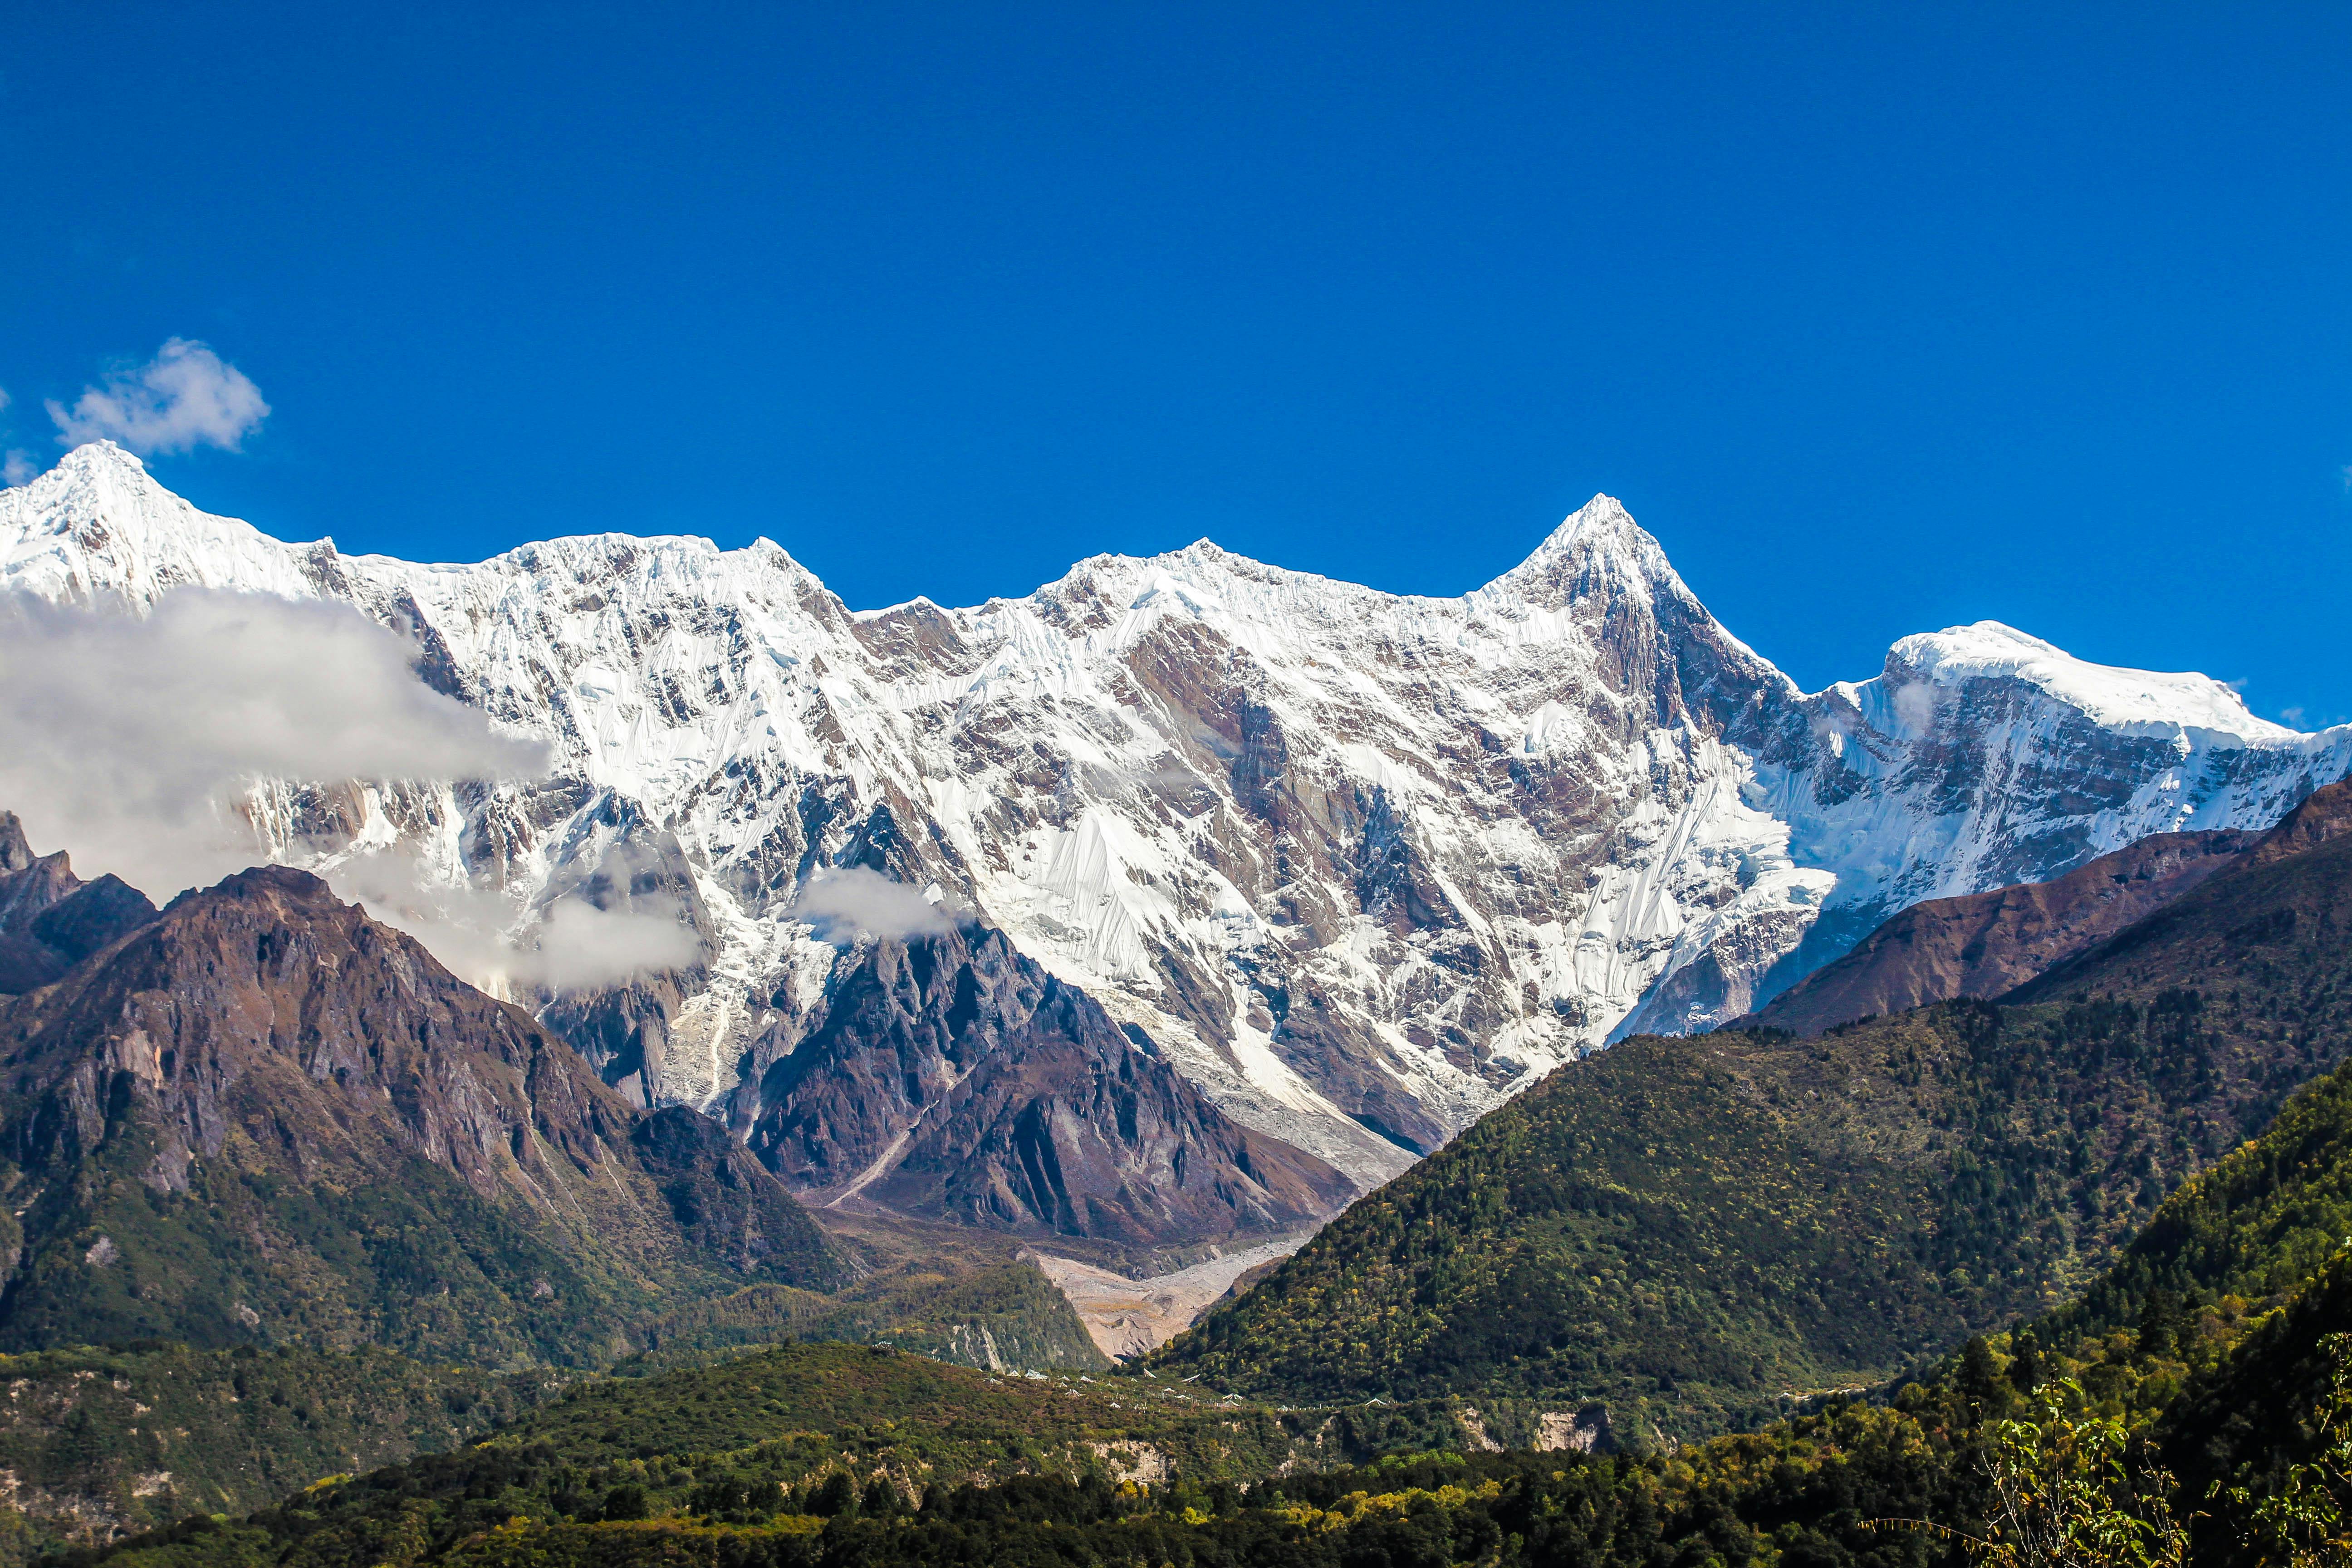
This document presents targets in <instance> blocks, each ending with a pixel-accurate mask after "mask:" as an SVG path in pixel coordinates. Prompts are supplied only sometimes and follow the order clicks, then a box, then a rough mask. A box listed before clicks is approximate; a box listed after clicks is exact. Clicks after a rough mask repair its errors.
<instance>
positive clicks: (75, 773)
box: [0, 588, 548, 902]
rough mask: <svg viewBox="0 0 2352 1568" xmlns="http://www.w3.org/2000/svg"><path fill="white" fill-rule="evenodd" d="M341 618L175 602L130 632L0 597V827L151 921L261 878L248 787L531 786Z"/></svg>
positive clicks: (495, 736) (390, 649) (119, 616)
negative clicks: (70, 858) (2, 817)
mask: <svg viewBox="0 0 2352 1568" xmlns="http://www.w3.org/2000/svg"><path fill="white" fill-rule="evenodd" d="M415 657H416V648H415V645H414V644H413V643H411V642H409V641H408V640H407V639H405V638H404V637H398V636H396V635H394V633H392V632H389V631H386V630H385V629H384V628H383V627H382V626H377V625H376V624H375V623H374V622H373V621H370V620H368V619H367V618H366V617H365V616H362V615H361V614H359V612H357V611H356V610H352V609H349V608H347V607H344V606H341V605H330V604H325V603H322V602H309V603H298V602H296V601H293V600H289V599H274V598H266V597H260V596H257V595H239V594H225V593H217V592H214V591H211V590H207V589H194V588H183V589H179V590H177V591H175V592H173V593H170V594H167V595H163V597H162V598H161V599H159V600H157V601H156V604H155V606H154V609H153V611H152V614H150V615H148V616H145V617H143V618H142V617H141V616H136V615H133V614H131V612H130V611H129V610H127V609H121V608H119V607H118V608H111V609H108V608H100V609H96V610H89V609H76V608H70V607H67V606H60V605H50V604H47V603H45V602H43V601H40V600H37V599H33V598H29V597H24V596H15V597H9V596H0V809H9V810H14V811H16V813H17V814H18V815H19V816H22V817H24V819H25V825H26V830H27V831H28V832H31V833H34V834H35V835H36V837H37V838H39V839H42V840H45V841H47V842H48V843H52V844H58V843H61V844H62V845H63V846H64V847H66V848H68V849H70V850H71V851H73V854H74V859H75V861H76V864H77V865H78V866H79V868H81V869H82V871H83V873H84V874H85V875H89V874H92V873H94V872H97V871H112V872H114V873H116V874H117V875H119V876H121V878H122V879H124V880H125V881H128V882H131V884H133V885H134V886H136V887H139V888H141V889H144V890H145V891H146V892H147V893H148V894H149V895H150V896H151V897H153V898H154V899H156V900H158V901H159V902H160V901H162V900H164V899H168V898H170V897H171V896H172V895H173V894H174V893H176V892H178V891H179V890H180V889H183V888H187V887H191V886H195V885H198V884H201V883H205V882H210V881H212V880H215V879H218V878H220V877H223V876H226V875H227V874H228V873H229V872H231V871H234V870H237V869H239V868H243V867H245V866H247V865H250V864H252V863H253V862H254V861H255V860H256V859H257V858H259V849H260V846H259V845H258V844H257V841H256V839H255V837H254V835H253V833H252V830H251V827H250V826H249V824H248V823H247V821H246V820H245V819H244V818H243V817H241V816H239V815H238V813H237V809H236V808H237V805H238V803H239V801H241V800H242V799H243V797H244V796H245V795H246V793H247V790H249V788H250V787H251V786H252V784H254V782H255V781H257V780H261V779H287V780H298V781H316V782H324V783H331V782H337V781H341V780H345V779H482V778H504V777H514V776H518V775H536V774H539V773H544V772H545V771H546V767H547V760H548V759H547V754H546V751H545V749H544V748H543V747H541V746H540V745H538V744H537V743H535V742H528V741H522V740H518V739H515V738H513V737H510V736H506V735H501V734H499V733H497V732H495V731H492V730H491V728H490V725H489V720H488V717H487V716H486V715H484V714H483V713H482V712H480V711H479V710H477V709H472V708H468V707H467V706H466V705H464V704H463V703H460V702H457V701H455V700H451V699H449V698H447V697H444V696H443V695H441V694H440V693H439V692H437V691H435V690H434V689H431V688H430V687H428V686H426V685H425V683H424V682H423V681H421V680H419V679H417V678H416V675H415V671H414V670H413V669H412V668H411V664H412V661H413V660H414V659H415Z"/></svg>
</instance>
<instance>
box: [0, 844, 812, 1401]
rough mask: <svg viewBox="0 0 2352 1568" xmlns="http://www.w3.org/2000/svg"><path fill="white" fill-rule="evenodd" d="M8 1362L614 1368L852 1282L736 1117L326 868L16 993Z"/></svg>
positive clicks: (257, 878) (5, 1236)
mask: <svg viewBox="0 0 2352 1568" xmlns="http://www.w3.org/2000/svg"><path fill="white" fill-rule="evenodd" d="M0 1091H4V1092H0V1155H5V1163H0V1186H5V1195H6V1198H7V1204H6V1207H7V1209H8V1210H10V1211H13V1213H14V1214H15V1215H16V1216H18V1217H17V1218H16V1219H11V1220H8V1221H6V1222H5V1223H0V1263H5V1266H6V1268H7V1276H6V1286H5V1295H0V1346H6V1347H25V1348H30V1347H37V1346H42V1345H47V1344H55V1343H59V1342H95V1341H108V1340H129V1339H133V1338H139V1337H144V1336H156V1337H163V1338H170V1339H174V1340H180V1341H184V1342H189V1343H191V1344H194V1345H198V1346H205V1345H224V1344H234V1343H237V1342H263V1343H282V1344H295V1345H303V1346H310V1347H314V1348H328V1349H349V1348H352V1347H354V1346H357V1345H362V1344H369V1343H374V1344H381V1345H384V1346H387V1347H389V1348H393V1349H397V1350H402V1351H404V1352H410V1353H414V1354H418V1355H426V1356H433V1357H445V1358H446V1357H455V1358H460V1359H464V1360H467V1361H471V1362H474V1363H478V1364H500V1363H529V1362H533V1361H548V1362H554V1363H565V1364H574V1365H578V1364H593V1363H597V1362H599V1361H602V1360H604V1359H607V1358H609V1357H611V1356H614V1355H619V1354H625V1353H627V1352H629V1351H630V1350H632V1349H634V1348H635V1345H634V1343H633V1342H632V1341H631V1339H630V1337H629V1332H628V1328H629V1324H630V1323H631V1322H632V1321H635V1320H638V1319H641V1318H643V1317H645V1316H646V1315H648V1314H649V1313H650V1312H652V1311H653V1310H656V1309H657V1308H659V1307H662V1306H666V1305H670V1304H674V1303H675V1301H676V1300H677V1299H678V1298H679V1296H680V1295H681V1294H684V1293H690V1292H695V1291H700V1290H714V1289H730V1288H733V1287H736V1286H740V1285H741V1284H743V1283H746V1282H750V1281H753V1280H758V1279H782V1280H787V1281H794V1282H799V1283H803V1284H824V1283H827V1282H830V1281H832V1280H833V1279H835V1278H836V1277H837V1276H838V1274H839V1272H840V1266H839V1264H838V1263H837V1261H836V1259H835V1255H834V1253H833V1251H832V1249H831V1247H829V1245H828V1244H827V1243H826V1242H825V1241H824V1237H822V1235H821V1234H820V1233H819V1232H818V1231H817V1229H816V1227H815V1226H814V1224H813V1223H812V1222H811V1221H810V1219H809V1217H808V1215H806V1213H805V1212H804V1211H803V1210H802V1209H801V1207H800V1206H799V1205H798V1204H797V1203H796V1202H795V1201H794V1200H793V1197H792V1195H791V1194H790V1193H788V1192H787V1191H785V1190H784V1188H783V1187H782V1185H781V1184H778V1183H777V1182H776V1181H775V1180H774V1178H772V1176H771V1175H769V1173H767V1172H766V1171H765V1170H763V1169H761V1166H760V1165H759V1163H757V1162H756V1161H754V1160H753V1159H752V1158H751V1156H750V1155H749V1154H748V1153H746V1152H743V1151H742V1150H740V1148H738V1147H736V1146H735V1145H734V1144H733V1143H732V1142H730V1140H729V1139H728V1137H727V1136H726V1134H725V1132H724V1131H723V1130H722V1129H721V1128H719V1126H718V1125H717V1124H716V1123H714V1122H711V1121H709V1120H707V1119H705V1118H703V1117H700V1116H698V1115H696V1114H695V1113H693V1112H691V1111H688V1110H682V1109H673V1110H664V1111H659V1112H656V1113H654V1114H651V1115H647V1114H645V1113H643V1112H640V1111H638V1110H635V1109H633V1108H632V1107H630V1106H629V1105H627V1104H626V1103H625V1101H624V1100H621V1098H620V1097H619V1096H617V1095H616V1094H614V1092H613V1091H612V1090H610V1089H607V1088H605V1087H604V1084H603V1083H601V1082H600V1081H598V1079H597V1078H596V1076H595V1074H594V1073H593V1071H592V1070H590V1068H588V1067H587V1065H586V1064H585V1063H584V1062H583V1060H582V1059H581V1058H580V1057H579V1055H578V1054H577V1053H576V1052H574V1051H573V1050H572V1048H571V1047H569V1046H566V1045H565V1044H563V1043H562V1041H561V1040H558V1039H556V1038H555V1037H553V1036H551V1035H550V1034H548V1033H547V1032H546V1031H545V1030H543V1029H541V1027H540V1026H538V1025H537V1024H535V1023H533V1022H532V1021H531V1019H530V1016H528V1015H527V1014H525V1013H523V1012H522V1011H521V1010H520V1009H519V1008H516V1007H513V1006H510V1005H506V1004H504V1003H500V1002H496V1001H493V1000H492V999H491V998H489V997H488V996H486V995H484V994H481V993H480V992H478V991H476V990H474V989H473V988H472V987H471V986H468V985H467V984H464V983H463V982H461V981H459V980H457V978H456V977H455V976H453V975H451V974H450V973H448V972H447V971H446V970H445V969H443V968H442V967H441V966H440V964H438V963H436V962H435V961H434V960H433V958H432V957H431V955H429V954H428V953H426V952H425V950H424V949H423V948H422V947H420V946H418V945H417V944H416V943H415V942H413V941H411V940H410V939H409V938H408V937H406V936H404V935H403V934H401V933H399V932H397V931H392V930H390V929H389V928H387V927H384V926H381V925H378V924H377V923H375V922H374V921H371V920H369V919H368V918H367V917H366V915H365V914H364V913H363V912H362V910H359V909H358V908H357V907H355V906H352V905H347V904H344V903H341V902H340V901H338V900H336V899H335V898H334V897H333V896H332V895H331V893H329V891H328V889H327V888H326V885H325V884H324V883H322V882H320V880H318V879H316V878H314V877H312V876H310V875H309V874H308V873H305V872H300V871H295V870H290V869H286V868H262V869H257V870H251V871H245V872H241V873H239V874H238V875H236V876H235V877H231V878H229V879H227V880H226V881H224V882H222V883H221V884H219V885H218V886H217V887H215V888H213V889H208V890H206V891H204V892H200V893H191V894H187V895H184V896H183V897H182V898H181V899H179V900H176V901H174V902H173V905H172V906H171V908H170V909H168V910H165V911H164V912H163V915H162V917H161V918H160V919H157V920H155V921H152V922H151V923H149V924H147V925H146V926H144V927H142V929H140V930H139V931H136V932H135V933H134V934H133V935H131V937H130V938H129V939H128V940H124V941H121V942H117V943H116V944H114V945H113V946H111V947H110V948H107V949H104V950H102V951H100V952H98V953H96V954H94V955H93V956H92V957H90V958H89V959H86V960H85V961H83V963H81V964H79V966H78V967H76V968H75V969H74V970H72V971H71V972H70V973H68V974H67V975H66V976H65V977H64V978H63V979H62V980H60V981H59V982H58V983H56V984H52V985H50V986H48V987H47V988H45V989H43V990H40V991H37V992H33V993H30V994H26V995H23V996H19V997H17V998H16V999H15V1000H13V1001H10V1002H7V1003H5V1004H0Z"/></svg>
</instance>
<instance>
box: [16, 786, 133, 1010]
mask: <svg viewBox="0 0 2352 1568" xmlns="http://www.w3.org/2000/svg"><path fill="white" fill-rule="evenodd" d="M154 918H155V906H154V905H153V904H151V903H149V902H148V901H147V896H146V895H145V894H144V893H142V892H141V891H139V889H136V888H133V887H131V885H130V884H129V883H127V882H124V881H123V880H121V879H120V878H117V877H113V876H106V877H100V879H98V880H97V881H95V882H85V881H83V880H82V879H80V878H79V877H77V876H75V875H74V873H73V865H72V863H71V862H70V861H68V859H67V858H66V855H65V851H63V850H58V852H57V853H55V854H52V855H35V854H34V853H33V848H32V846H31V845H30V844H28V843H26V839H25V828H24V825H23V824H22V823H20V822H18V821H17V820H16V813H14V812H9V811H0V994H15V993H17V992H21V991H30V990H32V989H34V988H35V987H36V986H41V985H47V984H49V982H51V981H53V980H55V979H57V978H58V976H60V975H62V974H63V973H65V972H66V971H67V970H68V969H71V968H72V967H73V966H74V965H75V964H77V963H80V962H81V961H82V960H83V959H85V958H87V957H89V955H90V954H91V953H93V952H97V951H98V950H99V949H100V948H101V947H104V946H105V945H106V944H107V943H109V942H112V941H114V940H115V939H116V938H118V937H121V936H124V935H127V934H129V933H130V932H131V931H135V930H137V929H138V928H139V927H141V926H142V925H145V924H146V923H147V922H148V921H152V920H153V919H154Z"/></svg>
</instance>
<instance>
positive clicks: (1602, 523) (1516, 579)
mask: <svg viewBox="0 0 2352 1568" xmlns="http://www.w3.org/2000/svg"><path fill="white" fill-rule="evenodd" d="M1629 588H1630V589H1636V590H1638V591H1639V592H1640V593H1641V594H1642V595H1643V597H1654V596H1656V595H1659V594H1661V593H1664V594H1667V595H1672V596H1674V597H1677V598H1683V599H1689V598H1690V597H1691V594H1690V590H1689V589H1688V588H1686V587H1685V586H1684V585H1683V580H1682V578H1681V577H1680V576H1678V575H1676V574H1675V569H1674V566H1673V564H1672V563H1670V562H1668V561H1667V560H1666V552H1665V551H1664V548H1663V547H1661V546H1660V545H1659V543H1658V542H1657V541H1656V540H1655V539H1654V538H1653V537H1651V535H1650V533H1649V531H1647V530H1645V529H1644V528H1643V527H1642V525H1641V524H1640V523H1637V522H1635V521H1633V514H1632V513H1631V512H1629V511H1627V510H1625V507H1624V503H1623V502H1622V501H1620V500H1617V498H1616V497H1614V496H1611V495H1596V496H1594V497H1593V498H1592V499H1591V500H1589V501H1586V502H1585V503H1584V504H1583V505H1582V506H1581V507H1580V508H1578V509H1577V510H1575V511H1574V512H1573V513H1571V514H1570V516H1569V518H1568V520H1567V521H1564V522H1562V523H1561V524H1560V525H1559V527H1558V528H1555V529H1553V530H1552V531H1551V532H1550V534H1549V536H1547V537H1546V538H1545V540H1544V542H1542V543H1541V544H1538V545H1537V546H1536V548H1535V552H1534V553H1532V554H1530V555H1529V556H1528V558H1527V559H1526V560H1525V561H1522V562H1520V563H1518V564H1517V566H1514V567H1512V568H1511V569H1510V570H1509V571H1508V572H1506V573H1504V574H1502V575H1501V576H1499V577H1497V578H1496V579H1495V580H1494V581H1493V582H1491V583H1489V584H1486V587H1484V588H1482V589H1480V590H1479V592H1481V593H1482V594H1493V595H1503V596H1507V597H1510V598H1515V599H1525V600H1528V601H1530V602H1532V603H1535V604H1538V605H1543V606H1545V607H1547V608H1558V607H1559V606H1561V605H1566V604H1568V603H1570V601H1572V600H1576V599H1581V598H1584V597H1586V596H1588V595H1590V594H1591V593H1592V592H1593V591H1595V590H1596V589H1603V590H1605V591H1609V592H1611V593H1612V595H1613V594H1614V593H1615V592H1620V591H1622V590H1625V589H1629ZM1695 602H1696V601H1694V603H1695Z"/></svg>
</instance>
